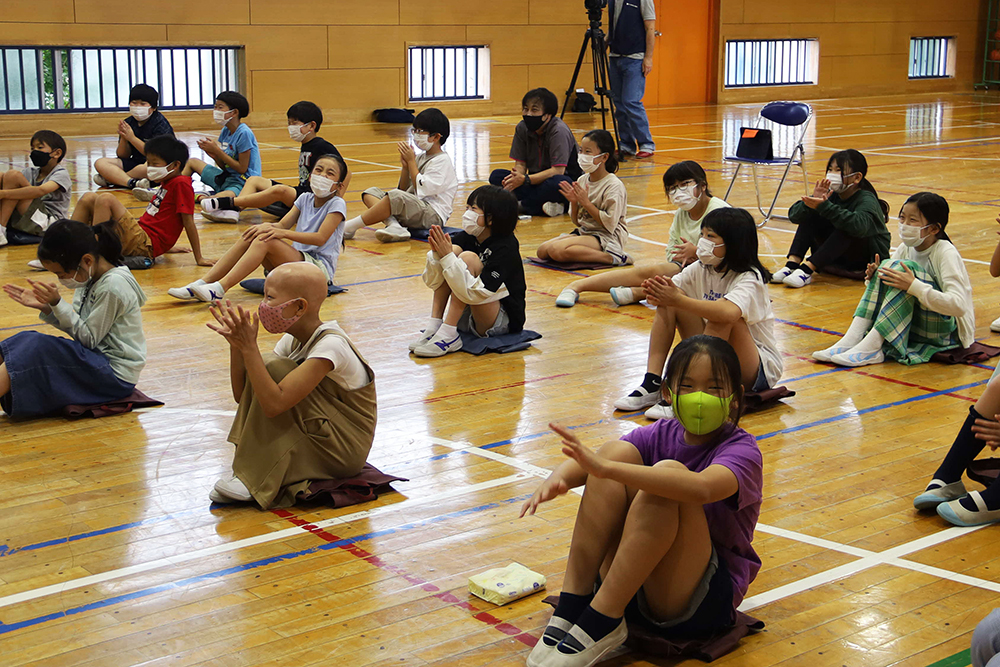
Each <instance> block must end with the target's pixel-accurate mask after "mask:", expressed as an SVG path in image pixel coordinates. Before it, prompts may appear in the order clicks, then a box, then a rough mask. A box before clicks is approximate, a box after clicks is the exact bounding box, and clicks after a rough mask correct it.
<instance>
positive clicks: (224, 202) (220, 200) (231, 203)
mask: <svg viewBox="0 0 1000 667" xmlns="http://www.w3.org/2000/svg"><path fill="white" fill-rule="evenodd" d="M215 201H216V203H217V204H218V205H219V210H220V211H236V210H238V209H237V208H236V200H235V199H234V198H232V197H216V198H215Z"/></svg>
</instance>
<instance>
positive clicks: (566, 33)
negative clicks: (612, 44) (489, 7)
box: [466, 24, 590, 65]
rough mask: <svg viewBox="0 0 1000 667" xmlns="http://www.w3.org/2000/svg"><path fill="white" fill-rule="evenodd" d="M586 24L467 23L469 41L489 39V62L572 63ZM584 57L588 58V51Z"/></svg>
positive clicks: (581, 40) (513, 63) (574, 61)
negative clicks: (508, 24) (513, 25)
mask: <svg viewBox="0 0 1000 667" xmlns="http://www.w3.org/2000/svg"><path fill="white" fill-rule="evenodd" d="M585 31H586V26H585V25H583V24H581V25H579V26H573V25H560V26H525V27H523V28H516V29H511V28H509V27H507V26H502V25H489V26H478V25H477V26H469V27H468V29H467V31H466V36H467V37H468V39H470V40H472V41H480V40H481V41H483V42H484V43H490V44H491V47H490V54H491V57H492V58H493V62H494V63H496V64H502V65H532V64H542V63H545V64H555V63H576V59H577V56H579V55H580V45H581V44H582V43H583V34H584V32H585ZM587 60H588V61H589V60H590V57H589V51H588V56H587Z"/></svg>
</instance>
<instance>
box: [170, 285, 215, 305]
mask: <svg viewBox="0 0 1000 667" xmlns="http://www.w3.org/2000/svg"><path fill="white" fill-rule="evenodd" d="M188 289H189V290H191V293H192V294H194V298H196V299H198V300H199V301H205V302H206V303H212V302H213V301H220V300H221V299H222V298H223V297H224V296H226V290H224V289H222V285H220V284H219V283H218V282H214V283H211V284H204V285H192V286H190V287H188ZM171 296H172V295H171Z"/></svg>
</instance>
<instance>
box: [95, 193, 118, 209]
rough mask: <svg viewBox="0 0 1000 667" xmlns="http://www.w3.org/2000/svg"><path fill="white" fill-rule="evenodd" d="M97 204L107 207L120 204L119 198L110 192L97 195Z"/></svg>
mask: <svg viewBox="0 0 1000 667" xmlns="http://www.w3.org/2000/svg"><path fill="white" fill-rule="evenodd" d="M96 201H97V203H99V204H104V205H106V206H113V205H114V204H115V203H117V202H118V197H115V196H114V195H113V194H111V193H110V192H99V193H98V194H97V199H96Z"/></svg>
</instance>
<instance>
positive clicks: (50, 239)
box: [38, 219, 122, 271]
mask: <svg viewBox="0 0 1000 667" xmlns="http://www.w3.org/2000/svg"><path fill="white" fill-rule="evenodd" d="M84 255H93V256H94V259H97V258H98V257H103V258H104V259H106V260H108V262H110V263H111V264H113V265H115V266H117V265H118V264H120V263H121V259H122V242H121V240H120V239H119V238H118V232H117V231H116V223H115V222H113V221H110V220H109V221H108V222H102V223H101V224H99V225H94V226H93V227H91V226H89V225H86V224H84V223H82V222H77V221H76V220H66V219H63V220H56V221H55V222H53V223H52V224H51V225H49V228H48V229H46V230H45V235H44V236H42V242H41V243H39V244H38V259H39V260H41V261H43V262H55V263H56V264H58V265H59V266H61V267H62V269H63V271H73V270H74V269H76V268H78V267H79V266H80V260H82V259H83V256H84Z"/></svg>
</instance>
